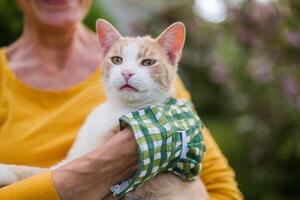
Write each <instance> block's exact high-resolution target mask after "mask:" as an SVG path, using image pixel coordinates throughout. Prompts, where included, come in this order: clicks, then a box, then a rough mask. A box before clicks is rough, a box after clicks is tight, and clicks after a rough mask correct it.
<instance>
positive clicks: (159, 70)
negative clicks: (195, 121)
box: [97, 20, 185, 105]
mask: <svg viewBox="0 0 300 200" xmlns="http://www.w3.org/2000/svg"><path fill="white" fill-rule="evenodd" d="M97 33H98V36H99V41H100V45H101V50H102V54H103V55H102V56H103V58H102V67H103V80H104V86H105V88H106V93H107V96H108V98H109V99H110V100H116V101H118V102H122V103H126V104H132V105H144V104H150V103H155V102H160V101H162V100H164V99H166V98H167V97H169V96H171V94H172V89H173V81H174V78H175V76H176V71H177V62H178V61H179V59H180V57H181V52H182V48H183V44H184V39H185V28H184V25H183V24H182V23H175V24H173V25H171V26H170V27H169V28H167V29H166V31H164V32H163V33H162V34H161V35H160V36H159V37H158V38H156V39H152V38H150V37H148V36H147V37H137V38H129V37H122V36H121V35H120V34H119V33H118V32H117V31H116V30H115V29H114V28H113V26H112V25H111V24H110V23H108V22H107V21H105V20H98V21H97Z"/></svg>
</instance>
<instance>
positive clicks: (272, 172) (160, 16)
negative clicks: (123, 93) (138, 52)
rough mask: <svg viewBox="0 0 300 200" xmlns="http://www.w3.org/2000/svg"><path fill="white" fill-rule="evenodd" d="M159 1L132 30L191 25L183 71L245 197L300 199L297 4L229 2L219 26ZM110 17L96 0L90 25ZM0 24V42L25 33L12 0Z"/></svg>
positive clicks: (176, 0) (189, 3) (4, 4)
mask: <svg viewBox="0 0 300 200" xmlns="http://www.w3.org/2000/svg"><path fill="white" fill-rule="evenodd" d="M153 2H154V1H153ZM133 3H136V2H135V1H129V0H128V6H130V4H133ZM162 5H163V6H164V7H163V8H162V9H159V10H158V11H156V12H155V14H153V15H152V16H150V17H148V18H147V19H146V20H140V21H138V22H137V23H135V24H134V25H133V26H132V29H134V31H133V32H135V33H141V34H143V33H151V35H154V34H159V33H160V32H161V30H163V28H164V27H166V26H168V25H169V24H171V23H172V22H174V21H183V22H184V23H185V24H186V27H187V41H186V46H185V49H184V55H183V59H182V61H181V64H180V67H179V72H180V74H181V75H182V78H183V80H184V82H185V84H186V86H187V87H188V89H189V91H190V92H191V94H192V96H193V101H194V103H195V105H196V108H197V110H198V112H199V113H200V116H201V117H202V118H203V120H204V122H205V123H206V125H207V126H208V127H209V128H210V129H211V130H212V133H213V135H214V136H215V138H216V140H217V142H218V143H219V145H220V147H221V149H222V150H223V152H224V153H225V155H226V156H227V158H228V159H229V162H230V164H231V165H232V166H233V168H234V169H235V171H236V174H237V180H238V182H239V186H240V188H241V190H242V192H243V193H244V195H245V197H246V199H263V200H281V199H286V200H296V199H299V198H300V190H299V187H300V170H299V166H300V123H299V121H300V114H299V113H300V72H299V70H300V69H299V67H300V23H299V21H300V1H299V0H278V1H276V2H275V3H272V4H258V3H255V1H253V0H249V1H244V3H242V4H241V6H239V7H236V6H233V5H232V4H230V3H229V1H227V7H228V17H227V19H226V20H225V21H224V22H223V23H220V24H211V23H208V22H206V21H204V20H202V19H200V18H199V17H197V16H196V15H195V14H194V10H193V5H194V1H193V0H185V1H180V0H172V1H168V2H167V3H165V4H162ZM124 9H125V8H124ZM108 14H109V13H108V12H107V11H106V9H104V7H102V6H101V1H94V3H93V5H92V9H91V11H90V13H89V15H88V16H87V18H86V20H85V23H86V24H87V25H88V26H89V27H91V29H93V30H94V23H95V20H96V19H97V18H98V17H101V16H102V17H103V16H105V18H108V19H111V20H116V19H113V18H112V17H110V16H108ZM0 24H1V26H0V45H1V46H4V45H8V44H9V43H11V42H12V41H14V40H15V39H16V38H17V37H18V36H19V35H20V33H21V26H22V17H21V13H20V11H18V9H17V8H16V5H15V3H14V1H5V0H1V1H0Z"/></svg>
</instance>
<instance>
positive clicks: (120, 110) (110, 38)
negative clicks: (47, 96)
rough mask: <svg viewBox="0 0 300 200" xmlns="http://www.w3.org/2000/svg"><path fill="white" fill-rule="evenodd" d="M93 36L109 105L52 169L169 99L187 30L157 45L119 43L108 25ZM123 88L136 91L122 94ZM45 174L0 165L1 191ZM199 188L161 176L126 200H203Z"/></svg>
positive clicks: (168, 34) (179, 28)
mask: <svg viewBox="0 0 300 200" xmlns="http://www.w3.org/2000/svg"><path fill="white" fill-rule="evenodd" d="M97 34H98V37H99V42H100V46H101V50H102V61H103V63H102V66H103V81H104V86H105V90H106V95H107V97H108V100H107V102H105V103H104V104H102V105H99V106H98V107H97V108H95V109H94V111H93V112H92V113H91V114H90V115H89V116H88V118H87V119H86V121H85V123H84V125H83V126H82V128H81V130H80V132H79V134H78V137H77V139H76V141H75V142H74V144H73V146H72V148H71V150H70V151H69V153H68V156H67V158H66V159H65V160H63V161H62V162H60V163H58V164H57V165H55V166H53V167H52V169H55V168H57V167H59V166H61V165H63V164H65V163H66V162H68V161H70V160H73V159H75V158H78V157H80V156H81V155H83V154H85V153H87V152H90V151H91V150H93V149H95V148H96V147H97V146H99V145H101V144H102V143H104V142H105V141H107V140H108V139H109V136H107V135H105V134H104V133H107V132H108V131H109V130H110V129H112V128H113V127H115V126H117V125H118V119H119V118H120V117H121V116H122V115H124V114H126V113H128V112H131V111H135V110H138V109H140V108H142V107H145V106H147V105H153V104H156V105H157V104H161V103H162V102H163V101H164V100H166V98H168V97H170V96H172V94H173V82H174V79H175V77H176V71H177V63H178V61H179V60H180V57H181V53H182V48H183V45H184V40H185V27H184V25H183V24H182V23H175V24H173V25H171V26H170V27H168V28H167V29H166V30H165V31H164V32H163V33H162V34H161V35H160V36H159V37H158V38H156V39H152V38H151V37H149V36H146V37H137V38H129V37H122V36H121V35H120V34H119V33H118V32H117V31H116V30H115V28H114V27H113V26H112V25H111V24H110V23H108V22H107V21H105V20H102V19H100V20H98V21H97ZM114 56H119V57H121V58H122V59H123V61H122V63H117V64H114V63H113V61H112V57H114ZM145 59H154V60H155V61H156V62H155V63H154V64H153V65H150V66H144V65H142V64H141V63H142V62H143V60H145ZM126 84H129V85H130V86H132V87H134V89H132V88H130V87H125V88H124V89H120V88H121V87H122V86H124V85H126ZM45 170H46V169H42V168H36V167H27V166H15V165H3V164H2V165H0V185H8V184H11V183H13V182H16V181H18V180H21V179H24V178H26V177H29V176H32V175H34V174H39V173H41V172H44V171H45ZM201 185H202V182H201V180H200V178H199V177H198V178H196V180H195V181H192V182H184V181H182V180H181V179H180V178H178V177H177V176H175V175H173V174H171V173H168V174H161V175H158V176H157V177H155V178H153V179H152V180H150V181H149V182H147V183H146V184H145V185H144V186H143V187H140V188H138V189H137V190H135V191H134V192H131V193H129V194H128V195H127V196H126V197H125V198H126V199H132V200H138V199H145V200H150V199H156V200H158V199H160V200H170V199H172V200H179V199H181V200H193V199H195V200H196V199H197V200H199V199H206V198H207V196H206V191H203V190H202V189H201V188H204V187H203V186H201Z"/></svg>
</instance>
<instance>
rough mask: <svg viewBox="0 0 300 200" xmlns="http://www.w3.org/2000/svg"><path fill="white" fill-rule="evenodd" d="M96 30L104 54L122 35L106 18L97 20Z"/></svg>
mask: <svg viewBox="0 0 300 200" xmlns="http://www.w3.org/2000/svg"><path fill="white" fill-rule="evenodd" d="M96 30H97V35H98V39H99V43H100V47H101V51H102V54H103V55H105V54H106V53H107V52H108V51H109V49H110V48H111V47H112V46H113V45H114V44H115V42H117V41H118V40H119V39H120V38H121V37H122V36H121V34H120V33H119V32H118V31H117V30H116V29H115V28H114V27H113V25H111V23H109V22H108V21H106V20H105V19H98V20H97V22H96Z"/></svg>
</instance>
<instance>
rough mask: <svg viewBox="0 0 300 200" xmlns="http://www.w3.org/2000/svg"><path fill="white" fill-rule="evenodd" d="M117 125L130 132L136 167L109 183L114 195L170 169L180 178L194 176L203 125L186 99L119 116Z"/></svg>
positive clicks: (198, 165)
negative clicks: (118, 181)
mask: <svg viewBox="0 0 300 200" xmlns="http://www.w3.org/2000/svg"><path fill="white" fill-rule="evenodd" d="M120 126H121V129H123V128H125V127H127V126H129V127H130V128H131V129H132V131H133V133H134V136H135V139H136V141H137V145H138V160H139V170H138V172H137V173H136V174H135V175H134V176H133V177H132V178H130V179H129V180H127V181H124V182H122V183H121V184H119V185H116V186H113V187H112V188H111V190H112V192H113V194H114V195H124V194H126V193H128V192H130V191H132V190H134V189H135V188H136V187H139V186H141V185H142V184H143V182H145V181H147V180H149V179H151V178H152V177H154V176H155V175H157V174H158V173H160V172H165V171H171V172H173V173H175V174H176V175H179V176H180V177H181V178H182V179H184V180H192V179H193V177H194V176H196V175H198V173H199V171H200V167H201V160H202V158H203V155H204V152H205V146H204V143H203V138H202V134H201V130H202V128H203V124H202V122H201V120H200V118H199V117H198V116H197V114H196V113H195V111H194V110H193V106H192V104H191V103H190V102H187V101H179V100H176V99H174V98H169V99H167V101H166V102H165V103H164V104H163V105H159V106H149V107H146V108H143V109H140V110H138V111H135V112H132V113H128V114H126V115H124V116H122V117H121V118H120Z"/></svg>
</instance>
